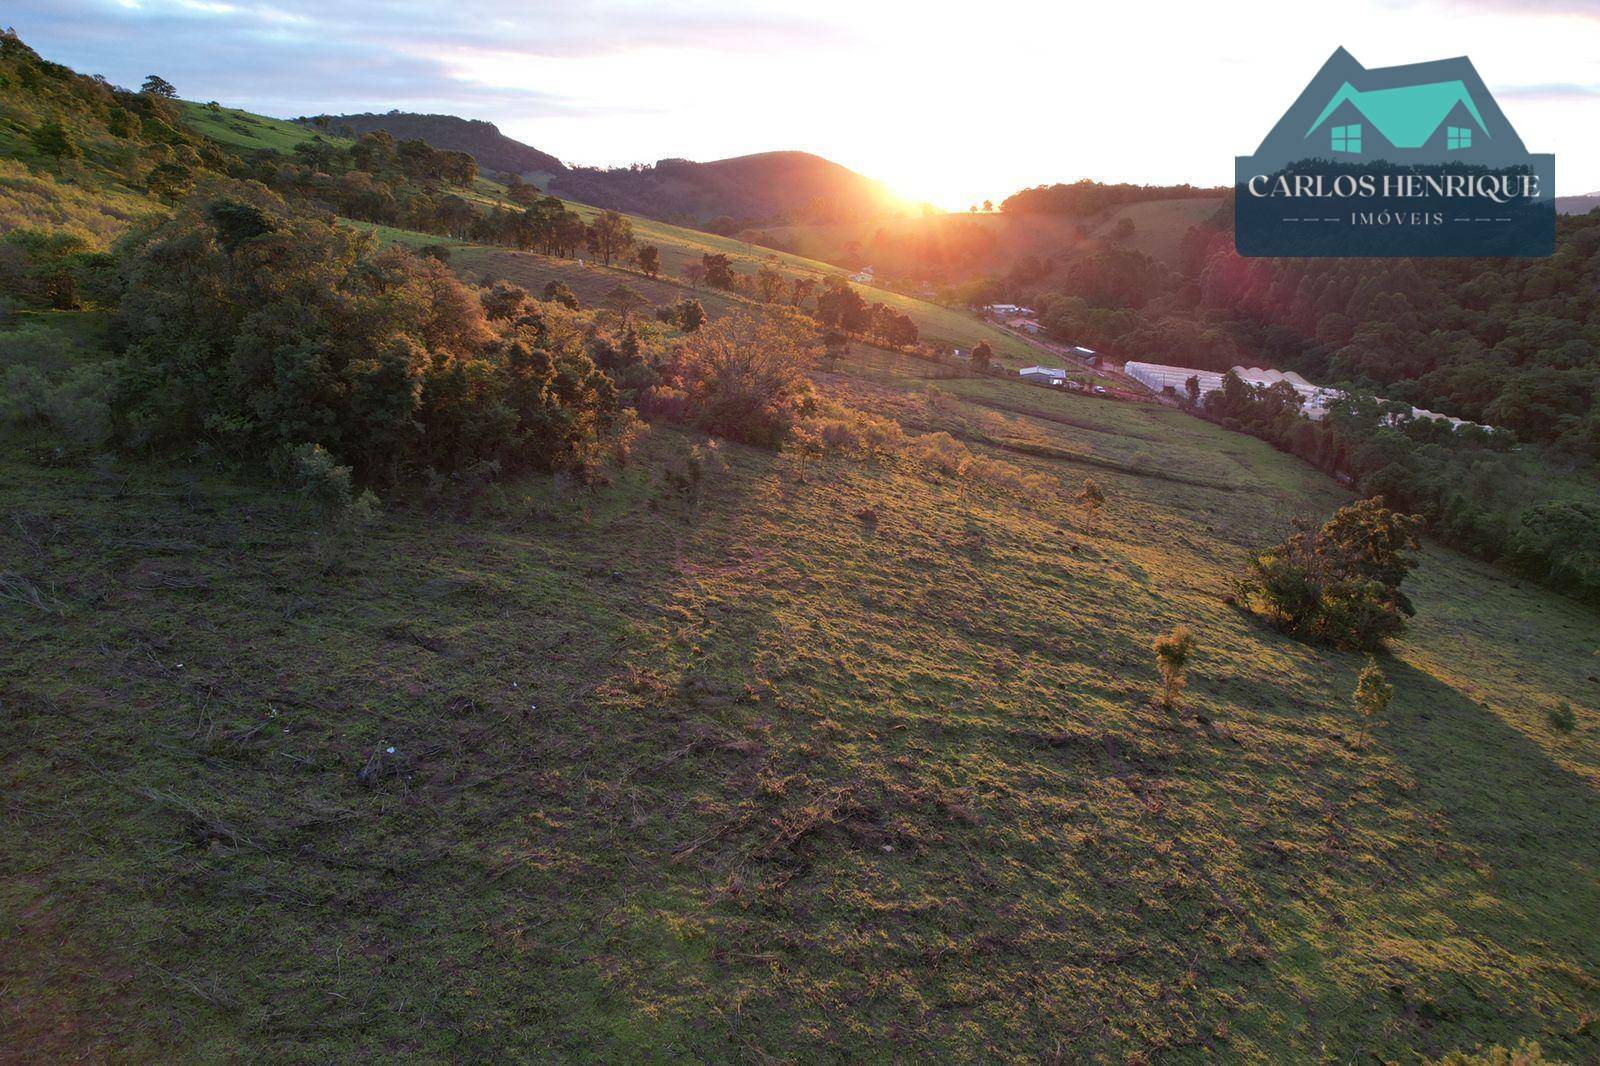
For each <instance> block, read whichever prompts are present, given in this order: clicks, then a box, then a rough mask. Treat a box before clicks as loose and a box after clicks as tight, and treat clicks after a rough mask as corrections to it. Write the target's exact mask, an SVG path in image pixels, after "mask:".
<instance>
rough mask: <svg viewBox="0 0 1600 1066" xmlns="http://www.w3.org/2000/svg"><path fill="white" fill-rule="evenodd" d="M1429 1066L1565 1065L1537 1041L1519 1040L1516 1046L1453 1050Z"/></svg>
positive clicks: (1432, 1061) (1498, 1045)
mask: <svg viewBox="0 0 1600 1066" xmlns="http://www.w3.org/2000/svg"><path fill="white" fill-rule="evenodd" d="M1429 1066H1563V1064H1562V1063H1561V1061H1560V1060H1559V1059H1552V1058H1550V1057H1548V1056H1547V1055H1545V1053H1544V1049H1543V1048H1541V1047H1540V1046H1539V1044H1538V1043H1537V1042H1536V1041H1532V1040H1526V1039H1524V1040H1519V1041H1517V1043H1516V1046H1514V1047H1509V1048H1508V1047H1505V1046H1504V1045H1502V1044H1494V1045H1492V1046H1490V1047H1484V1048H1479V1049H1478V1050H1477V1051H1452V1052H1450V1053H1449V1054H1448V1055H1446V1056H1444V1057H1443V1058H1441V1059H1433V1060H1430V1063H1429Z"/></svg>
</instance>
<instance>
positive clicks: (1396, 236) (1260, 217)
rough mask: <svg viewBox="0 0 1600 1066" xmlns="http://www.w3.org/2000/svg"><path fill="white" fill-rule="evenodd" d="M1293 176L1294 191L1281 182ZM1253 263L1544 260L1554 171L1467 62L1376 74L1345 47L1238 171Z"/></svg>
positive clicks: (1242, 239) (1241, 230) (1239, 202)
mask: <svg viewBox="0 0 1600 1066" xmlns="http://www.w3.org/2000/svg"><path fill="white" fill-rule="evenodd" d="M1285 178H1287V179H1288V180H1284V179H1285ZM1236 190H1237V195H1236V199H1235V208H1236V219H1237V222H1236V227H1235V229H1236V237H1237V241H1238V245H1239V251H1240V253H1241V254H1244V255H1548V254H1550V251H1551V249H1552V248H1553V246H1554V240H1555V210H1554V200H1553V197H1554V190H1555V160H1554V157H1552V156H1550V155H1534V154H1531V153H1529V152H1528V150H1527V148H1526V147H1525V146H1524V145H1523V143H1522V139H1521V138H1520V137H1518V136H1517V131H1516V130H1515V129H1513V128H1512V126H1511V123H1510V122H1509V121H1508V120H1507V119H1506V116H1505V114H1504V113H1503V112H1501V110H1500V107H1499V105H1498V104H1497V103H1496V102H1495V100H1494V97H1493V96H1492V95H1491V94H1490V92H1489V90H1488V88H1487V87H1486V86H1485V85H1484V83H1483V80H1482V79H1481V78H1480V77H1479V76H1478V72H1477V70H1476V69H1475V68H1474V67H1473V65H1472V61H1471V60H1470V59H1468V58H1466V57H1465V56H1459V57H1456V58H1453V59H1440V60H1434V61H1431V62H1427V63H1413V64H1409V65H1406V66H1398V67H1384V68H1378V69H1373V70H1368V69H1367V68H1365V67H1363V66H1362V65H1361V64H1360V63H1359V62H1357V61H1356V59H1355V57H1354V56H1352V55H1351V54H1350V53H1349V52H1347V51H1345V50H1344V49H1343V48H1340V49H1338V50H1336V51H1335V52H1334V53H1333V55H1332V56H1330V57H1329V58H1328V61H1327V62H1326V63H1324V64H1323V66H1322V69H1321V70H1320V71H1318V72H1317V75H1316V77H1314V78H1312V79H1311V83H1310V84H1309V85H1307V86H1306V88H1305V90H1304V91H1303V92H1301V94H1300V96H1299V97H1298V98H1297V99H1296V100H1295V102H1294V103H1293V104H1292V105H1291V106H1290V108H1289V110H1288V111H1286V112H1284V115H1283V117H1282V118H1281V119H1279V120H1278V123H1277V124H1276V125H1275V126H1273V128H1272V130H1271V132H1269V133H1268V134H1267V136H1266V138H1265V139H1264V140H1263V141H1262V142H1261V146H1260V147H1259V148H1257V149H1256V152H1255V154H1254V155H1251V156H1241V157H1239V158H1238V160H1237V161H1236Z"/></svg>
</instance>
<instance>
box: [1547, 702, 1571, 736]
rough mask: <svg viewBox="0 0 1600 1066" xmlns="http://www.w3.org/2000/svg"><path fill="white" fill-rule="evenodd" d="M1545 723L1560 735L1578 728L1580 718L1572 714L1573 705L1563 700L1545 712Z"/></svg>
mask: <svg viewBox="0 0 1600 1066" xmlns="http://www.w3.org/2000/svg"><path fill="white" fill-rule="evenodd" d="M1544 717H1545V721H1547V722H1549V723H1550V728H1551V729H1554V730H1555V731H1556V732H1558V733H1570V732H1572V731H1573V730H1574V729H1576V728H1577V727H1578V716H1577V715H1576V714H1574V713H1572V704H1570V703H1568V702H1567V701H1566V700H1562V701H1561V702H1560V703H1558V704H1556V705H1555V706H1554V707H1551V708H1549V709H1548V710H1546V711H1545V712H1544Z"/></svg>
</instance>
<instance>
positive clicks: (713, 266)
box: [700, 252, 734, 289]
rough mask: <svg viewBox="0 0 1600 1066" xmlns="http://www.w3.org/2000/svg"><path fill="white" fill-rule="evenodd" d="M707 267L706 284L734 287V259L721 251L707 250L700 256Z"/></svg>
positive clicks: (716, 286) (701, 261)
mask: <svg viewBox="0 0 1600 1066" xmlns="http://www.w3.org/2000/svg"><path fill="white" fill-rule="evenodd" d="M700 265H701V266H702V267H704V268H705V274H704V277H705V279H706V284H707V285H710V286H712V287H713V288H717V289H731V288H733V284H734V282H733V261H732V260H731V259H729V258H728V257H727V256H726V255H724V254H723V253H721V252H707V253H706V254H705V255H703V256H701V257H700Z"/></svg>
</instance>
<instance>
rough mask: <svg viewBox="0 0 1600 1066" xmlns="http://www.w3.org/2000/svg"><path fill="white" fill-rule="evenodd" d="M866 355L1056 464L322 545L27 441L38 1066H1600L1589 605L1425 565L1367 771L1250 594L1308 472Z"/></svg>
mask: <svg viewBox="0 0 1600 1066" xmlns="http://www.w3.org/2000/svg"><path fill="white" fill-rule="evenodd" d="M47 321H53V322H57V323H60V324H62V325H63V326H65V325H66V324H67V323H68V322H69V321H71V320H69V319H64V318H62V317H61V316H55V317H54V318H53V319H48V320H47ZM80 357H81V356H80ZM839 369H840V372H839V373H837V374H832V375H819V384H820V385H821V387H822V388H823V389H824V390H825V392H826V393H827V394H828V395H829V396H831V397H834V398H836V399H843V400H848V401H851V402H853V403H855V404H857V405H860V406H863V407H870V408H871V409H872V410H874V411H876V412H878V413H880V414H884V415H887V416H891V417H894V418H897V419H899V420H900V421H902V422H903V423H904V424H905V425H907V426H908V427H910V428H912V429H914V430H922V431H925V430H931V429H943V430H945V431H948V432H950V433H952V434H955V435H958V436H960V437H961V438H963V439H965V440H967V441H969V442H971V444H972V446H973V447H975V448H977V449H978V450H979V451H981V452H983V453H984V454H987V455H991V456H996V457H1001V458H1004V459H1006V460H1008V461H1010V462H1012V463H1015V464H1018V465H1020V466H1023V467H1025V468H1026V469H1027V470H1029V471H1030V472H1033V473H1036V474H1038V475H1041V476H1043V477H1045V478H1048V479H1049V480H1050V482H1051V483H1053V484H1056V485H1058V486H1059V490H1058V491H1039V492H1033V493H1029V494H1026V495H1019V494H1017V493H1015V492H1011V491H1004V490H1001V489H998V488H996V487H993V486H989V485H986V484H983V483H973V482H970V481H962V480H952V479H949V478H946V477H944V476H942V475H939V474H937V473H934V472H931V471H929V470H927V469H924V468H921V467H919V466H917V465H915V464H913V463H911V462H910V461H908V460H903V459H896V460H882V461H878V462H853V461H843V460H836V459H824V460H817V459H808V458H804V457H802V456H800V455H796V454H792V453H771V452H764V451H758V450H753V449H747V448H742V447H739V446H736V445H730V444H721V445H715V446H707V445H705V444H703V443H701V442H699V441H698V440H697V439H695V438H692V437H690V436H687V435H685V434H683V433H680V432H679V431H676V430H673V429H669V428H665V427H658V428H657V429H656V430H655V431H654V432H653V434H652V435H651V437H650V439H649V440H648V442H647V443H646V445H645V447H644V449H643V450H642V452H641V453H640V454H639V455H638V456H637V457H636V461H635V462H633V463H631V464H630V465H629V466H628V467H627V468H625V469H623V470H621V471H619V472H618V473H617V474H616V475H615V476H614V478H613V480H612V481H611V483H610V484H607V485H601V486H595V487H592V488H587V489H585V488H577V487H574V486H572V485H571V484H569V483H567V482H564V481H560V480H552V479H550V478H546V477H532V478H528V479H524V480H520V481H516V482H512V483H509V484H505V485H503V486H501V487H498V488H495V489H492V490H490V491H489V492H488V493H487V494H484V495H480V496H476V497H473V496H470V495H464V494H463V491H462V490H459V489H451V490H449V491H447V492H446V493H444V494H443V495H440V496H437V497H429V496H426V495H419V496H417V497H415V498H410V499H391V500H390V501H388V503H387V504H386V507H385V510H384V514H383V516H382V517H381V518H380V519H379V520H378V522H377V524H376V525H375V526H373V527H370V529H369V530H368V531H367V532H365V533H362V534H360V535H356V536H352V537H332V538H330V536H329V535H328V534H327V533H325V532H321V531H320V528H319V526H318V525H317V523H316V522H315V521H314V520H313V518H312V516H311V515H310V513H309V512H308V510H307V505H306V504H304V503H302V502H301V501H299V500H297V499H294V498H291V497H289V496H286V495H284V494H282V493H281V492H279V491H278V490H276V489H274V488H271V487H269V486H264V485H259V484H254V483H251V482H248V481H241V480H239V479H233V478H222V477H219V476H218V475H217V474H215V473H214V472H211V471H208V470H207V469H205V468H204V467H200V466H185V465H181V464H152V463H146V462H142V461H136V460H130V459H119V458H115V457H111V456H105V457H101V458H86V459H84V460H82V461H74V460H73V459H72V458H71V454H70V453H67V454H66V457H65V458H64V457H63V453H61V452H60V451H59V450H58V449H57V447H56V446H55V444H54V443H53V442H52V441H50V440H49V439H46V438H41V437H38V436H34V435H31V434H29V433H26V432H22V431H18V430H11V431H7V432H6V434H5V435H4V436H3V437H0V463H3V465H4V469H5V471H6V477H4V478H0V502H3V504H4V506H5V508H6V510H7V512H8V514H9V515H10V516H11V517H10V520H9V521H7V522H6V523H5V524H4V525H3V527H0V558H4V559H5V560H6V563H5V565H4V567H3V569H4V575H3V578H0V640H3V641H4V643H5V646H6V647H7V649H8V655H7V656H5V657H4V659H3V660H0V701H3V703H4V707H5V713H4V714H3V715H0V781H3V782H4V786H3V790H4V793H5V795H6V796H7V797H8V803H7V807H6V815H5V817H4V818H3V819H0V856H4V858H3V859H0V936H3V938H4V941H5V943H6V944H7V945H8V950H7V951H6V952H5V953H3V955H0V1027H3V1028H4V1030H5V1031H6V1032H7V1034H8V1039H9V1042H10V1044H9V1046H10V1047H11V1048H12V1049H13V1050H15V1051H16V1052H17V1053H18V1054H19V1055H21V1056H22V1057H25V1058H32V1059H62V1058H76V1057H89V1058H119V1059H121V1058H130V1057H142V1058H153V1059H173V1058H184V1059H206V1058H230V1057H238V1056H241V1055H242V1056H244V1057H252V1058H253V1057H262V1056H271V1057H275V1058H286V1059H295V1060H316V1061H326V1060H329V1059H348V1058H354V1057H377V1056H401V1057H407V1058H421V1059H439V1058H457V1059H461V1058H468V1059H506V1058H509V1059H526V1060H548V1059H550V1058H552V1057H573V1058H590V1059H596V1060H606V1061H617V1060H634V1059H640V1058H690V1059H719V1060H725V1059H730V1058H753V1059H759V1058H769V1057H775V1058H789V1057H795V1058H801V1059H810V1060H815V1059H879V1058H883V1057H885V1055H884V1051H883V1049H884V1047H885V1044H884V1041H885V1037H886V1036H889V1037H891V1038H892V1040H893V1042H894V1047H895V1053H896V1054H898V1055H904V1056H906V1057H913V1058H928V1059H933V1058H937V1059H944V1060H973V1059H979V1058H998V1057H1019V1058H1030V1059H1031V1058H1049V1057H1052V1056H1062V1057H1065V1058H1067V1059H1069V1060H1083V1059H1101V1060H1112V1061H1121V1060H1127V1059H1129V1058H1132V1057H1140V1058H1149V1059H1156V1058H1159V1059H1161V1060H1163V1061H1202V1060H1210V1059H1215V1058H1223V1059H1230V1060H1232V1059H1244V1060H1276V1061H1281V1060H1283V1059H1286V1058H1290V1059H1297V1060H1305V1059H1332V1060H1340V1061H1348V1060H1355V1059H1365V1058H1372V1057H1376V1058H1382V1059H1398V1060H1401V1061H1410V1060H1413V1059H1414V1058H1415V1057H1416V1055H1418V1054H1422V1053H1428V1054H1437V1053H1440V1052H1442V1051H1445V1050H1448V1049H1452V1048H1457V1047H1463V1046H1472V1045H1476V1044H1478V1043H1480V1042H1483V1041H1500V1042H1510V1041H1511V1040H1512V1039H1513V1038H1516V1037H1519V1036H1531V1037H1536V1038H1538V1039H1540V1040H1542V1041H1543V1042H1544V1045H1545V1047H1546V1049H1547V1050H1549V1051H1551V1052H1552V1053H1554V1054H1557V1055H1559V1056H1561V1057H1564V1058H1567V1059H1570V1060H1572V1061H1590V1060H1593V1059H1594V1058H1596V1057H1597V1056H1600V1034H1597V1033H1596V1030H1595V1028H1594V1020H1593V1019H1594V1018H1595V1016H1596V1010H1597V1008H1600V1001H1597V998H1600V997H1597V992H1596V986H1595V984H1594V979H1593V975H1594V974H1595V973H1596V972H1597V971H1600V948H1597V945H1600V924H1597V915H1600V889H1597V885H1596V881H1595V876H1594V874H1595V870H1596V869H1597V868H1600V815H1597V813H1596V812H1597V810H1600V808H1597V807H1596V805H1595V803H1594V796H1595V790H1596V788H1597V787H1600V717H1597V715H1596V710H1595V701H1596V694H1597V691H1600V682H1597V681H1596V676H1597V674H1600V662H1597V660H1596V658H1595V648H1596V647H1597V646H1600V623H1597V621H1596V619H1595V618H1594V616H1593V615H1592V614H1589V613H1585V612H1583V611H1581V610H1580V609H1579V608H1577V607H1575V606H1574V605H1572V604H1570V603H1568V602H1565V601H1563V600H1561V599H1559V598H1557V597H1555V596H1552V595H1550V594H1547V593H1543V592H1540V591H1538V590H1535V589H1533V588H1530V587H1528V586H1525V585H1521V584H1519V583H1517V582H1514V581H1511V580H1508V579H1507V578H1505V577H1504V576H1502V575H1500V574H1498V573H1496V572H1494V571H1492V570H1489V569H1488V568H1486V567H1482V566H1479V565H1476V564H1474V563H1471V562H1468V561H1465V560H1463V559H1462V558H1460V557H1459V556H1456V555H1453V554H1451V553H1448V552H1444V551H1439V550H1434V549H1430V550H1429V551H1428V552H1427V553H1426V559H1425V562H1424V564H1423V566H1422V567H1421V568H1420V569H1419V571H1418V572H1417V574H1416V575H1415V578H1414V580H1415V586H1416V587H1415V589H1414V590H1413V595H1414V598H1415V600H1416V603H1417V606H1418V610H1419V617H1418V619H1417V622H1416V625H1415V628H1414V630H1413V631H1412V633H1411V634H1409V635H1408V636H1407V637H1405V638H1404V639H1403V640H1402V641H1400V642H1399V643H1398V644H1397V645H1396V647H1395V655H1394V657H1393V658H1390V659H1386V660H1384V662H1383V668H1384V669H1385V671H1386V672H1387V673H1388V674H1389V677H1390V678H1391V679H1392V680H1393V681H1394V683H1395V686H1396V689H1397V697H1396V701H1395V705H1394V706H1393V708H1392V709H1391V713H1390V715H1389V720H1388V721H1386V722H1384V723H1382V724H1380V725H1379V727H1378V728H1377V730H1376V731H1375V735H1374V738H1373V741H1372V744H1371V746H1370V747H1367V748H1365V749H1360V748H1357V747H1356V746H1355V745H1354V744H1353V742H1352V737H1353V732H1354V728H1355V723H1354V722H1353V720H1352V714H1351V711H1350V707H1349V701H1350V691H1351V688H1352V686H1353V685H1354V680H1355V675H1356V673H1357V671H1358V670H1359V669H1360V667H1361V665H1362V664H1361V660H1359V659H1358V658H1355V657H1353V656H1347V655H1342V654H1335V653H1329V652H1325V651H1320V650H1316V649H1312V648H1309V647H1306V646H1304V645H1300V644H1297V643H1294V642H1292V641H1289V640H1287V639H1285V638H1283V637H1282V636H1280V635H1278V634H1277V633H1275V632H1274V631H1272V630H1270V629H1268V628H1265V627H1263V626H1262V625H1261V624H1259V623H1258V622H1257V621H1256V620H1254V619H1253V618H1251V617H1249V616H1246V615H1243V614H1241V613H1240V612H1239V611H1237V610H1236V609H1235V608H1233V607H1231V606H1229V605H1228V604H1227V603H1226V602H1225V599H1224V594H1225V593H1226V592H1227V591H1228V589H1229V581H1230V579H1231V576H1232V575H1233V574H1234V573H1235V572H1236V571H1237V570H1238V568H1239V567H1240V566H1241V565H1242V562H1243V559H1244V557H1245V554H1246V552H1247V551H1248V550H1249V549H1250V548H1252V547H1256V546H1260V545H1262V544H1264V543H1266V542H1267V541H1269V540H1271V539H1273V538H1276V537H1278V536H1281V535H1282V534H1283V533H1284V532H1285V530H1286V528H1287V521H1288V516H1289V515H1291V514H1294V513H1308V514H1316V515H1320V514H1325V513H1326V512H1327V511H1328V510H1330V509H1331V508H1333V507H1334V506H1336V505H1337V504H1338V503H1340V502H1341V501H1342V500H1343V499H1344V498H1345V497H1344V496H1343V494H1342V493H1340V492H1339V491H1337V490H1336V489H1335V487H1334V486H1333V485H1332V483H1331V482H1329V481H1327V480H1325V479H1323V478H1321V477H1320V476H1318V475H1316V474H1315V473H1313V472H1312V471H1310V470H1309V468H1307V467H1305V466H1303V465H1301V464H1299V463H1297V462H1296V461H1294V460H1292V459H1289V458H1287V457H1285V456H1283V455H1281V454H1279V453H1277V452H1274V451H1272V450H1271V449H1270V448H1268V447H1267V446H1265V445H1264V444H1261V443H1260V442H1257V441H1254V440H1251V439H1248V438H1244V437H1240V436H1238V435H1235V434H1230V433H1227V432H1225V431H1223V430H1221V429H1219V428H1217V427H1214V426H1212V425H1209V424H1206V423H1201V422H1197V421H1195V420H1192V419H1189V418H1187V417H1186V416H1184V415H1182V414H1180V413H1178V412H1176V411H1171V410H1167V409H1158V408H1149V407H1145V406H1124V405H1117V404H1110V403H1105V402H1095V401H1092V400H1084V399H1078V398H1075V397H1070V396H1062V395H1055V394H1051V393H1047V392H1044V391H1042V390H1038V389H1029V388H1026V387H1023V386H1020V385H1016V384H1014V383H1009V382H1001V381H974V382H940V383H937V385H935V384H934V383H930V382H929V381H927V380H926V379H925V378H924V377H922V375H923V374H925V373H927V371H928V368H927V365H926V364H920V363H917V362H916V361H914V360H901V359H894V358H888V357H883V356H880V355H878V354H875V353H872V352H870V351H862V352H856V353H854V354H852V355H851V356H850V357H849V358H847V359H846V360H843V361H841V364H840V368H839ZM1001 407H1009V408H1011V410H1002V409H1001ZM1019 411H1022V412H1027V413H1018V412H1019ZM691 470H694V471H698V472H699V473H698V476H695V477H691V476H689V472H690V471H691ZM1086 475H1092V476H1093V477H1094V478H1095V479H1097V480H1098V481H1099V482H1100V483H1101V484H1102V485H1103V486H1104V487H1105V489H1106V492H1107V495H1108V497H1109V501H1110V502H1109V505H1108V508H1107V511H1106V513H1105V514H1103V515H1102V516H1101V517H1100V519H1099V520H1098V521H1096V522H1094V523H1092V524H1091V523H1090V522H1089V521H1088V520H1087V519H1086V517H1085V516H1084V515H1083V514H1082V512H1081V511H1079V510H1078V509H1077V508H1076V507H1074V506H1073V505H1072V504H1071V502H1070V495H1071V493H1073V492H1074V491H1076V488H1077V486H1078V485H1079V483H1080V482H1081V480H1082V478H1083V477H1084V476H1086ZM695 485H698V486H699V487H698V488H694V487H691V486H695ZM1177 623H1184V624H1188V625H1190V626H1192V627H1194V629H1195V630H1196V631H1197V633H1198V634H1199V637H1200V653H1199V656H1198V658H1197V661H1196V664H1195V666H1194V669H1193V680H1192V686H1191V691H1190V695H1189V702H1190V707H1191V709H1192V711H1193V712H1195V714H1194V715H1193V716H1191V717H1184V718H1181V719H1180V718H1175V717H1173V716H1171V715H1170V714H1168V713H1166V712H1162V711H1159V710H1157V709H1156V708H1155V707H1154V705H1153V703H1152V691H1153V688H1154V685H1155V678H1154V669H1153V664H1152V657H1151V655H1150V652H1149V643H1150V640H1151V639H1152V637H1153V636H1154V635H1155V634H1156V633H1157V632H1159V631H1160V630H1162V629H1164V628H1166V627H1169V626H1171V625H1173V624H1177ZM1562 702H1566V703H1569V704H1570V705H1571V706H1572V707H1573V708H1574V710H1575V712H1576V717H1577V726H1576V729H1575V730H1574V731H1573V732H1571V733H1563V732H1559V731H1557V730H1555V729H1553V728H1552V727H1551V726H1550V724H1549V722H1548V720H1547V712H1548V711H1549V710H1550V709H1552V708H1554V707H1556V706H1557V705H1558V704H1560V703H1562Z"/></svg>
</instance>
